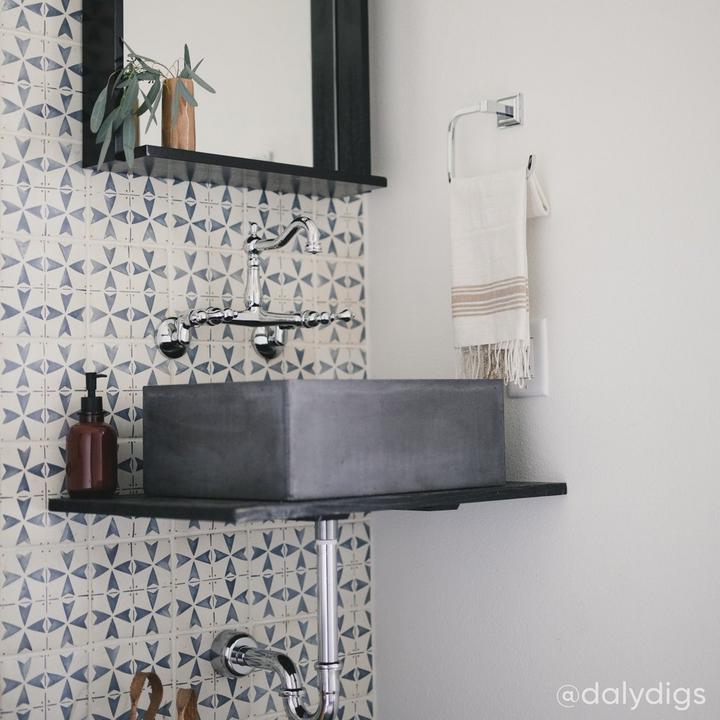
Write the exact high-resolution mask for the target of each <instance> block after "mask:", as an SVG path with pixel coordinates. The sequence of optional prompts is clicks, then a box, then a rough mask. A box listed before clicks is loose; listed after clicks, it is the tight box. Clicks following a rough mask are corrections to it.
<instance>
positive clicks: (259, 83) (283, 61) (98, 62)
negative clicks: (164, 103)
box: [83, 0, 387, 195]
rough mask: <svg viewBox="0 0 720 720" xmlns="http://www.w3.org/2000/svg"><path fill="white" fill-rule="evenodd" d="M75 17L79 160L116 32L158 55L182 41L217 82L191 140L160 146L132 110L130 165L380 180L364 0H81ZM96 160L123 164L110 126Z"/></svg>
mask: <svg viewBox="0 0 720 720" xmlns="http://www.w3.org/2000/svg"><path fill="white" fill-rule="evenodd" d="M225 9H227V16H226V17H225V16H223V11H224V10H225ZM83 17H84V22H83V63H84V68H85V75H84V94H83V111H84V117H85V122H84V135H83V166H84V167H95V166H96V165H97V162H98V158H99V154H100V146H99V145H98V143H97V142H96V138H95V137H94V135H93V134H92V132H91V130H90V123H89V117H90V113H91V110H92V107H93V104H94V102H95V100H96V98H97V96H98V94H99V93H100V91H101V90H102V88H104V87H105V85H106V83H107V79H108V77H109V76H110V74H111V73H113V72H114V71H115V70H117V69H119V68H120V67H122V64H123V61H124V57H125V52H124V46H123V40H125V41H126V42H127V43H128V45H130V46H131V47H133V49H134V50H135V51H136V52H138V53H140V54H143V55H148V56H151V57H153V58H155V59H156V60H158V61H161V62H167V63H170V62H172V61H173V60H174V57H173V55H174V56H177V54H178V53H182V48H183V45H184V43H186V42H187V43H188V45H189V46H190V48H191V51H192V53H193V55H194V60H195V61H197V60H199V59H200V58H205V60H204V63H203V66H202V69H203V74H204V76H205V77H206V79H207V81H208V82H210V83H211V84H213V85H214V86H215V87H216V89H217V93H216V94H215V95H209V94H207V95H205V94H202V95H200V97H198V102H199V107H198V108H197V113H198V138H197V148H196V150H193V151H188V150H175V149H172V148H167V147H163V146H162V144H161V142H160V139H159V131H158V130H157V129H151V130H150V131H148V132H147V133H144V130H145V127H144V126H145V124H146V123H145V122H144V121H142V120H141V127H142V130H141V131H140V132H141V136H140V138H139V141H138V147H137V148H136V152H135V158H136V160H135V163H134V167H133V172H135V173H136V174H141V175H142V174H146V175H152V176H157V177H169V178H174V179H183V180H184V179H191V180H196V181H200V182H217V183H226V184H231V185H238V186H245V187H264V188H270V189H274V190H282V191H291V190H292V191H295V192H304V193H309V194H336V195H339V194H357V193H359V192H366V191H368V190H370V189H374V188H376V187H384V186H385V185H386V184H387V183H386V181H385V179H384V178H380V177H377V176H373V175H372V174H371V169H370V90H369V70H368V60H369V58H368V2H367V0H264V1H263V2H258V0H205V2H204V3H203V4H201V5H197V4H195V3H192V4H191V3H186V2H177V0H153V2H152V3H148V2H147V1H146V0H85V2H84V3H83ZM200 92H201V93H202V91H200ZM102 169H107V170H114V171H124V170H127V164H126V163H125V161H124V156H123V152H122V139H121V138H120V136H119V135H118V136H116V138H115V141H114V147H111V149H110V152H109V153H108V159H107V160H106V162H105V163H103V165H102Z"/></svg>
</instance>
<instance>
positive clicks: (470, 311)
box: [452, 302, 530, 318]
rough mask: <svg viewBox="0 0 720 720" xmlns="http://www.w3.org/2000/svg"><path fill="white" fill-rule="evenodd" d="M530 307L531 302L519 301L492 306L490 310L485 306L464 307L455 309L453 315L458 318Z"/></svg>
mask: <svg viewBox="0 0 720 720" xmlns="http://www.w3.org/2000/svg"><path fill="white" fill-rule="evenodd" d="M529 307H530V306H529V303H527V302H518V303H514V304H509V305H507V306H503V307H495V308H490V309H489V310H488V309H485V308H463V309H462V310H453V312H452V316H453V317H456V318H459V317H482V316H483V315H494V314H496V313H501V312H507V311H509V310H528V309H529Z"/></svg>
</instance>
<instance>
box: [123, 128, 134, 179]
mask: <svg viewBox="0 0 720 720" xmlns="http://www.w3.org/2000/svg"><path fill="white" fill-rule="evenodd" d="M123 152H124V153H125V162H127V166H128V170H132V168H133V162H134V160H135V120H134V119H133V117H132V116H130V117H128V118H126V119H125V122H124V123H123Z"/></svg>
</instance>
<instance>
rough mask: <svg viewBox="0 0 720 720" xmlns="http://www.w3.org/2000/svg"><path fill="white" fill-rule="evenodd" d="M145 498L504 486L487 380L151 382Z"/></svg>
mask: <svg viewBox="0 0 720 720" xmlns="http://www.w3.org/2000/svg"><path fill="white" fill-rule="evenodd" d="M143 398H144V399H143V402H144V421H143V422H144V431H143V435H144V485H145V494H146V495H152V496H161V497H163V496H164V497H197V498H227V499H242V500H279V501H282V500H307V499H316V498H329V497H352V496H359V495H386V494H393V493H408V492H426V491H432V490H447V489H452V488H467V487H478V486H481V485H500V484H502V483H504V482H505V433H504V418H503V404H504V403H503V401H504V394H503V386H502V383H501V382H500V381H494V380H287V381H272V382H243V383H223V384H214V385H167V386H148V387H146V388H145V389H144V391H143Z"/></svg>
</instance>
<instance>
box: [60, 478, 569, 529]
mask: <svg viewBox="0 0 720 720" xmlns="http://www.w3.org/2000/svg"><path fill="white" fill-rule="evenodd" d="M551 495H567V485H566V484H565V483H540V482H535V483H532V482H509V483H505V485H494V486H485V487H477V488H463V489H460V490H440V491H435V492H419V493H403V494H399V495H371V496H366V497H346V498H328V499H324V500H303V501H295V502H263V501H253V502H243V501H239V500H201V499H197V498H187V499H186V498H159V497H147V496H146V495H116V496H114V497H110V498H70V497H61V498H54V499H51V500H50V510H52V511H54V512H63V513H93V514H96V515H117V516H121V517H155V518H169V519H175V520H215V521H219V522H227V523H239V522H255V521H267V520H310V519H314V518H318V517H325V518H331V517H347V516H348V515H349V514H351V513H369V512H378V511H381V510H420V511H434V510H456V509H457V508H458V507H459V506H460V505H464V504H466V503H477V502H489V501H495V500H513V499H517V498H532V497H546V496H551Z"/></svg>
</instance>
